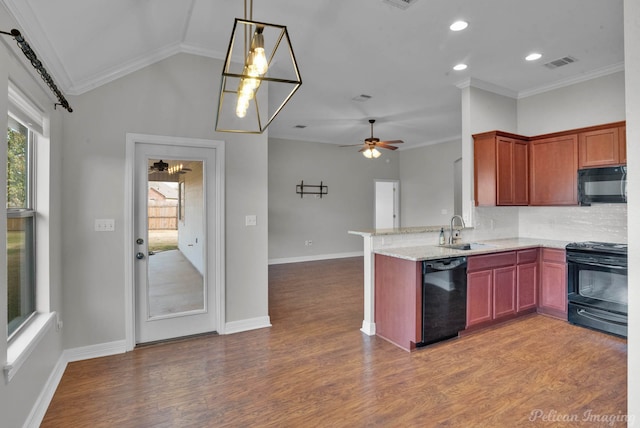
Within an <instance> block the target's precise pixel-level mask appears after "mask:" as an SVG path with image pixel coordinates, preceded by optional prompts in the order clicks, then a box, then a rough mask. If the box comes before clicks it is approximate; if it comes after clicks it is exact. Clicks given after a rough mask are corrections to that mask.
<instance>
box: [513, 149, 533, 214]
mask: <svg viewBox="0 0 640 428" xmlns="http://www.w3.org/2000/svg"><path fill="white" fill-rule="evenodd" d="M513 205H529V143H527V142H526V141H520V140H514V142H513Z"/></svg>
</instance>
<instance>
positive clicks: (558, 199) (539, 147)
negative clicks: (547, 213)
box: [529, 134, 578, 205]
mask: <svg viewBox="0 0 640 428" xmlns="http://www.w3.org/2000/svg"><path fill="white" fill-rule="evenodd" d="M529 165H530V171H531V176H530V181H529V184H530V186H529V187H530V191H529V204H530V205H577V204H578V183H577V180H578V136H577V135H576V134H571V135H565V136H561V137H552V138H544V139H541V140H534V141H531V142H529Z"/></svg>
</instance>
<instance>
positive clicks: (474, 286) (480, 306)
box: [467, 270, 493, 327]
mask: <svg viewBox="0 0 640 428" xmlns="http://www.w3.org/2000/svg"><path fill="white" fill-rule="evenodd" d="M492 288H493V272H492V271H491V270H485V271H480V272H473V273H470V274H468V275H467V327H470V326H473V325H476V324H480V323H482V322H486V321H491V320H492V319H493V316H492V315H493V314H492V299H491V294H492V293H491V290H492Z"/></svg>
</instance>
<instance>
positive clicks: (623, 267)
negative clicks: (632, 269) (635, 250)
mask: <svg viewBox="0 0 640 428" xmlns="http://www.w3.org/2000/svg"><path fill="white" fill-rule="evenodd" d="M569 262H570V263H576V264H580V265H586V266H595V267H601V268H605V269H615V270H627V266H615V265H605V264H602V263H594V262H587V261H580V260H569Z"/></svg>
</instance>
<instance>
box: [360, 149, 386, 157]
mask: <svg viewBox="0 0 640 428" xmlns="http://www.w3.org/2000/svg"><path fill="white" fill-rule="evenodd" d="M362 154H363V155H364V157H365V158H367V159H376V158H379V157H380V155H382V153H380V151H379V150H378V149H375V148H373V149H372V148H371V147H369V148H367V149H365V150H363V151H362Z"/></svg>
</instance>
